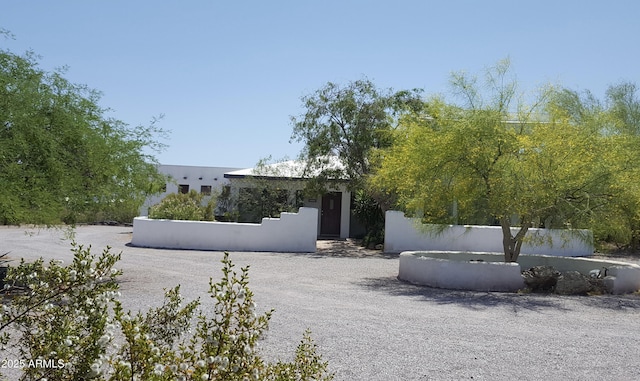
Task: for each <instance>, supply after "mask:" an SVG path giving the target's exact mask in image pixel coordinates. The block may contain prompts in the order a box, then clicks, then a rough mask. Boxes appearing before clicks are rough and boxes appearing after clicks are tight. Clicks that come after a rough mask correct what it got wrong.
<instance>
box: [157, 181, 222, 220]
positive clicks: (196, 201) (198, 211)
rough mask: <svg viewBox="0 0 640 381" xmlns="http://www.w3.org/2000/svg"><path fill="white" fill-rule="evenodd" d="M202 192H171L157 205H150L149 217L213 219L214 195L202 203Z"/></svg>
mask: <svg viewBox="0 0 640 381" xmlns="http://www.w3.org/2000/svg"><path fill="white" fill-rule="evenodd" d="M203 197H204V196H203V194H202V193H198V192H196V191H195V190H193V189H192V190H191V191H190V192H189V193H172V194H170V195H167V197H165V198H164V199H163V200H162V201H161V202H160V203H159V204H158V205H154V206H152V207H151V209H150V211H149V218H153V219H167V220H191V221H213V220H214V215H213V210H214V208H215V197H213V198H211V199H210V200H209V201H208V202H207V203H206V204H204V205H203Z"/></svg>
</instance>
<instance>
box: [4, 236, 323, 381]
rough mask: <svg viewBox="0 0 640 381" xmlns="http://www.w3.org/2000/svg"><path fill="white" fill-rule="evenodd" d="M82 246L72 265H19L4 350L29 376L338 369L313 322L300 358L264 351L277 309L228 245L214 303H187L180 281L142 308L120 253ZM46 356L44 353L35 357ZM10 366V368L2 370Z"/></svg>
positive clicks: (241, 374)
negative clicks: (268, 307)
mask: <svg viewBox="0 0 640 381" xmlns="http://www.w3.org/2000/svg"><path fill="white" fill-rule="evenodd" d="M72 251H73V252H74V259H73V262H72V263H71V264H69V265H67V266H63V265H62V263H60V262H59V261H51V262H49V263H44V261H43V260H42V259H40V260H38V261H36V262H34V263H24V262H22V263H20V265H19V266H18V267H16V268H10V270H9V274H8V275H7V278H6V285H5V287H4V290H3V294H4V295H3V299H2V310H1V311H2V314H1V315H0V344H1V347H0V348H1V349H0V358H4V359H10V360H8V361H11V364H10V365H11V366H10V367H11V368H17V369H18V370H19V371H20V373H21V378H20V379H24V380H45V379H46V380H49V381H52V380H69V381H71V380H87V379H91V380H114V381H117V380H122V381H124V380H145V381H149V380H152V381H154V380H158V381H159V380H167V381H168V380H238V381H240V380H282V381H287V380H291V381H293V380H331V379H332V378H333V375H331V374H328V373H327V366H328V364H327V363H326V362H324V361H322V358H321V356H320V355H319V354H318V353H317V352H316V345H315V344H314V343H313V340H312V339H311V337H310V334H309V332H306V333H305V334H304V336H303V338H302V340H301V342H300V344H299V345H298V347H297V349H296V353H295V357H294V359H293V361H291V362H281V361H278V362H276V363H268V362H266V361H264V360H263V359H262V357H261V356H260V354H259V353H258V351H257V345H258V340H259V339H260V338H261V336H262V335H263V333H264V332H265V330H266V329H267V328H268V323H269V319H270V317H271V314H272V312H273V311H268V312H266V313H262V314H261V313H258V312H257V311H256V305H255V303H254V302H253V293H252V292H251V290H250V289H249V287H248V279H249V278H248V267H245V268H242V269H241V270H240V272H237V271H236V270H235V269H234V264H233V263H232V262H231V260H230V259H229V257H228V254H227V253H225V256H224V258H223V260H222V263H223V267H222V278H221V279H220V281H218V282H217V283H214V281H213V280H210V282H209V291H208V293H209V294H210V296H211V298H207V300H209V301H211V302H212V303H213V306H212V308H206V309H205V308H203V309H202V310H200V309H199V306H200V304H201V302H200V300H195V301H192V302H190V303H186V304H183V299H182V297H181V296H180V286H177V287H175V288H173V289H170V290H169V291H167V292H166V294H165V300H164V303H163V304H162V305H161V306H160V307H158V308H153V309H151V310H149V311H148V312H147V313H146V314H143V313H140V312H139V313H135V314H134V313H131V312H129V311H124V309H123V306H122V304H121V303H120V302H119V301H118V296H119V291H118V288H119V286H118V282H117V277H118V276H119V275H120V274H121V271H118V270H117V269H115V268H114V266H115V264H116V263H117V261H118V260H119V258H120V255H119V254H118V255H114V254H112V253H110V251H109V249H106V250H104V251H103V252H102V254H101V255H100V256H99V257H97V256H95V255H93V254H92V253H91V251H90V248H83V247H82V246H77V245H75V244H74V245H73V249H72ZM205 311H210V313H209V314H206V312H205ZM13 359H25V360H13ZM36 359H38V361H40V363H35V362H34V363H33V364H32V363H31V362H32V361H35V360H36ZM45 362H46V363H45ZM38 364H40V366H38ZM43 364H46V366H45V365H43ZM4 371H5V369H0V378H2V379H3V377H2V376H3V374H2V373H4ZM13 376H17V375H15V374H13ZM16 379H17V378H16Z"/></svg>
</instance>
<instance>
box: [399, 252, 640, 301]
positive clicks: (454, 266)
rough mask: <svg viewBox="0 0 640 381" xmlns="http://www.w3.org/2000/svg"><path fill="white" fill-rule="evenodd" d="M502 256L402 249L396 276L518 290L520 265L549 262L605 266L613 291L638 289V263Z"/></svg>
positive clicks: (561, 266)
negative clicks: (508, 259)
mask: <svg viewBox="0 0 640 381" xmlns="http://www.w3.org/2000/svg"><path fill="white" fill-rule="evenodd" d="M503 260H504V257H503V255H502V254H495V253H470V252H444V251H406V252H403V253H401V254H400V267H399V273H398V278H400V279H402V280H405V281H408V282H411V283H415V284H421V285H425V286H430V287H438V288H447V289H458V290H476V291H518V290H520V289H523V288H524V287H525V283H524V278H523V277H522V269H528V268H531V267H534V266H552V267H553V268H554V269H556V270H557V271H560V272H568V271H577V272H579V273H581V274H584V275H587V276H588V275H590V273H591V271H592V270H597V271H601V270H605V273H606V276H604V280H605V285H606V287H607V290H608V291H609V292H611V293H614V294H622V293H627V292H634V291H637V290H639V289H640V266H638V265H635V264H630V263H624V262H618V261H608V260H597V259H591V258H570V257H558V256H555V257H554V256H546V255H521V256H520V258H519V259H518V262H517V263H515V262H512V263H504V262H503Z"/></svg>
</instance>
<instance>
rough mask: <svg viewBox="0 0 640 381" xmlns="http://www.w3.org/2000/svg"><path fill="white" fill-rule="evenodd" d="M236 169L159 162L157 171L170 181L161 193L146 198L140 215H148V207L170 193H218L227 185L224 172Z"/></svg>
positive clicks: (206, 194) (227, 181)
mask: <svg viewBox="0 0 640 381" xmlns="http://www.w3.org/2000/svg"><path fill="white" fill-rule="evenodd" d="M238 169H240V168H235V167H200V166H191V165H167V164H161V165H159V166H158V171H159V172H160V173H162V174H163V175H166V176H168V177H169V178H170V181H169V182H168V183H167V184H166V185H165V187H164V190H163V192H162V193H160V194H157V195H153V196H151V197H149V198H147V200H146V201H145V203H144V205H143V206H142V208H141V210H140V215H141V216H147V215H149V208H150V207H151V206H152V205H155V204H157V203H159V202H160V201H161V200H162V199H163V198H165V197H166V196H167V195H169V194H172V193H189V191H191V190H195V191H196V192H199V193H203V194H204V195H205V196H208V195H212V194H217V193H220V192H222V190H223V189H224V187H225V186H229V180H227V179H226V178H225V177H224V174H225V173H227V172H230V171H235V170H238Z"/></svg>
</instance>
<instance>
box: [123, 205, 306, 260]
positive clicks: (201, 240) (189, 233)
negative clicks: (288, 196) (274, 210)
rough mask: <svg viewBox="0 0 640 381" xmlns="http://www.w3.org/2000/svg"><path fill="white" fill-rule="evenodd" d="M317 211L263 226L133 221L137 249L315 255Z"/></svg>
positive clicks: (264, 222) (303, 210)
mask: <svg viewBox="0 0 640 381" xmlns="http://www.w3.org/2000/svg"><path fill="white" fill-rule="evenodd" d="M317 223H318V210H317V209H315V208H304V207H303V208H300V210H299V211H298V213H282V214H281V216H280V218H263V219H262V223H261V224H247V223H235V222H210V221H172V220H151V219H148V218H146V217H136V218H135V219H134V220H133V238H132V240H131V244H132V245H134V246H142V247H153V248H167V249H194V250H214V251H224V250H228V251H275V252H315V251H316V231H317Z"/></svg>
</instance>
